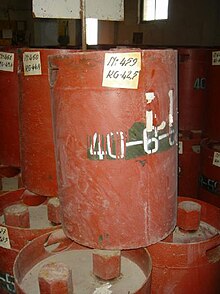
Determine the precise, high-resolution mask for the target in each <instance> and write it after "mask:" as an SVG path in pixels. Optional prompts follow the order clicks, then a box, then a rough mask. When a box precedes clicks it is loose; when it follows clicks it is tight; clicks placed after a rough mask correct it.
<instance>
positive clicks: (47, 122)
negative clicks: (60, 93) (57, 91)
mask: <svg viewBox="0 0 220 294" xmlns="http://www.w3.org/2000/svg"><path fill="white" fill-rule="evenodd" d="M58 53H60V54H64V53H65V50H59V49H51V50H50V49H22V50H20V59H21V62H22V65H23V66H22V68H23V70H22V71H21V72H20V75H19V77H20V91H21V95H20V96H21V101H20V129H21V169H22V178H23V183H24V186H25V187H26V188H27V189H28V190H30V191H32V192H34V193H36V194H39V195H45V196H56V195H57V180H56V164H55V155H54V145H53V132H52V118H51V106H50V88H49V83H48V56H49V55H52V54H58Z"/></svg>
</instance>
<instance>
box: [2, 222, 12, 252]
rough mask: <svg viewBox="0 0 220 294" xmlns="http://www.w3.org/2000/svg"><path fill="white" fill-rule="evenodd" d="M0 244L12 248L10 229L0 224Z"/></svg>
mask: <svg viewBox="0 0 220 294" xmlns="http://www.w3.org/2000/svg"><path fill="white" fill-rule="evenodd" d="M0 246H1V247H3V248H7V249H10V248H11V244H10V241H9V236H8V229H7V228H6V227H2V226H0Z"/></svg>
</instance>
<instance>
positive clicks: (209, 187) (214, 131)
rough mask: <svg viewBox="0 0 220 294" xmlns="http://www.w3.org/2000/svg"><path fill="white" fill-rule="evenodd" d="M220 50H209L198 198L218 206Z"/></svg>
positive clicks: (219, 174) (219, 191)
mask: <svg viewBox="0 0 220 294" xmlns="http://www.w3.org/2000/svg"><path fill="white" fill-rule="evenodd" d="M219 83H220V51H218V50H211V54H210V58H209V72H208V83H207V96H206V100H207V103H206V113H205V116H204V121H205V128H204V133H205V136H206V139H204V140H203V141H202V144H201V175H200V189H199V198H200V199H202V200H204V201H207V202H209V203H211V204H213V205H216V206H217V207H220V101H219V96H220V90H219Z"/></svg>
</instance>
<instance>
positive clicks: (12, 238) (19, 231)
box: [0, 189, 59, 293]
mask: <svg viewBox="0 0 220 294" xmlns="http://www.w3.org/2000/svg"><path fill="white" fill-rule="evenodd" d="M28 194H29V193H28V191H27V190H25V189H19V190H16V191H12V192H7V193H4V194H2V195H0V220H1V222H0V227H1V240H0V256H1V262H0V293H4V292H1V291H6V293H14V292H13V291H12V289H13V287H14V278H13V269H12V268H13V264H14V260H15V258H16V256H17V254H18V253H19V251H20V250H21V249H22V248H23V247H24V246H25V245H26V244H27V243H29V242H30V241H31V240H33V239H34V238H36V237H38V236H40V235H42V234H44V233H47V232H50V231H52V230H54V229H57V228H59V226H48V227H47V226H46V227H44V228H38V229H37V228H32V227H31V228H18V227H12V226H7V225H5V223H4V218H3V210H4V208H6V207H8V206H10V205H12V204H18V203H25V202H26V204H27V203H28V205H30V206H32V205H34V206H36V205H40V204H42V203H43V202H45V200H46V199H45V197H44V198H43V199H42V197H41V196H37V195H35V198H34V197H33V194H31V198H30V199H29V198H28ZM23 197H24V198H23ZM27 199H28V200H27ZM37 199H38V200H37ZM23 200H24V201H23ZM30 206H29V207H30ZM39 218H40V215H39ZM39 221H40V219H39ZM4 232H5V233H4ZM6 234H8V237H7V235H6ZM2 237H4V238H3V239H2ZM6 238H8V239H6ZM8 243H9V244H10V247H9V246H5V245H4V244H8ZM3 289H5V290H3Z"/></svg>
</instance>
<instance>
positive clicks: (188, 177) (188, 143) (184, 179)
mask: <svg viewBox="0 0 220 294" xmlns="http://www.w3.org/2000/svg"><path fill="white" fill-rule="evenodd" d="M201 140H202V137H201V132H196V131H184V132H183V131H182V132H179V156H178V166H179V176H178V195H180V196H188V197H192V198H197V197H198V189H199V175H200V142H201Z"/></svg>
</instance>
